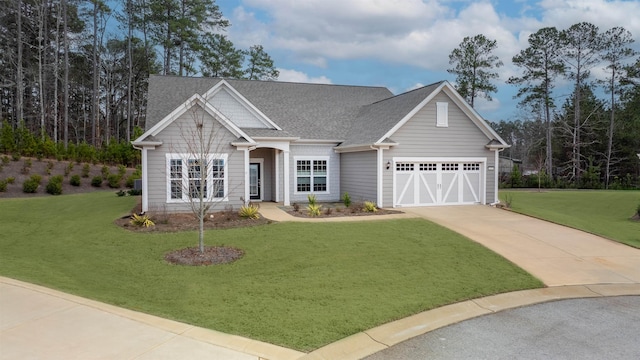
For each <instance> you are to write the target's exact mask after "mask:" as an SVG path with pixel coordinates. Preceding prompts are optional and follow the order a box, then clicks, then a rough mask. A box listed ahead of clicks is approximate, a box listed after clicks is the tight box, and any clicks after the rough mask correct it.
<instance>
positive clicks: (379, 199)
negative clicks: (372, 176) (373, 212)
mask: <svg viewBox="0 0 640 360" xmlns="http://www.w3.org/2000/svg"><path fill="white" fill-rule="evenodd" d="M383 151H384V150H383V149H382V148H381V147H379V148H378V149H377V154H378V166H377V168H378V169H377V173H378V179H377V183H378V184H377V185H378V186H377V188H378V191H377V192H378V199H377V203H378V207H384V205H383V204H382V201H383V199H384V196H382V195H383V193H382V190H383V186H382V176H383V175H384V172H383V170H382V169H383V167H384V164H383V163H382V162H383V160H384V157H383V156H382V155H383Z"/></svg>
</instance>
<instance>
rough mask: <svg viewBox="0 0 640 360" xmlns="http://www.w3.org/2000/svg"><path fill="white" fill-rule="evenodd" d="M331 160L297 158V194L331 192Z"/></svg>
mask: <svg viewBox="0 0 640 360" xmlns="http://www.w3.org/2000/svg"><path fill="white" fill-rule="evenodd" d="M328 178H329V158H296V192H308V193H311V192H318V193H323V192H328V191H329V185H328V184H329V183H328V181H329V179H328Z"/></svg>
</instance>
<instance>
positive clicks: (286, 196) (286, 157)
mask: <svg viewBox="0 0 640 360" xmlns="http://www.w3.org/2000/svg"><path fill="white" fill-rule="evenodd" d="M283 162H284V164H282V165H283V166H284V171H283V177H284V190H283V191H284V206H289V205H290V201H289V151H288V150H285V151H284V161H283Z"/></svg>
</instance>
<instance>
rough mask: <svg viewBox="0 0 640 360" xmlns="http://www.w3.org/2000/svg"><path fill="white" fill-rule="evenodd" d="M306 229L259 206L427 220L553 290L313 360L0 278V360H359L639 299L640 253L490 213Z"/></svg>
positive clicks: (478, 305) (469, 209) (494, 299)
mask: <svg viewBox="0 0 640 360" xmlns="http://www.w3.org/2000/svg"><path fill="white" fill-rule="evenodd" d="M402 210H403V211H404V212H405V213H404V214H395V215H384V216H361V217H355V218H330V219H308V218H297V217H293V216H290V215H289V214H287V213H285V212H284V211H282V210H281V209H280V208H279V207H278V206H277V204H273V203H263V204H261V210H260V212H261V214H262V215H263V216H264V217H266V218H269V219H272V220H276V221H321V222H322V221H372V220H382V219H391V218H409V217H423V218H426V219H428V220H431V221H434V222H436V223H439V224H441V225H443V226H446V227H448V228H451V229H452V230H454V231H457V232H459V233H461V234H463V235H465V236H467V237H469V238H471V239H472V240H474V241H477V242H479V243H481V244H483V245H485V246H486V247H488V248H489V249H491V250H493V251H495V252H496V253H498V254H501V255H502V256H504V257H505V258H507V259H509V260H511V261H513V262H514V263H516V264H517V265H519V266H521V267H522V268H524V269H525V270H527V271H529V272H530V273H532V274H533V275H534V276H537V277H538V278H539V279H541V280H542V281H543V282H544V283H545V284H547V285H548V286H549V287H547V288H543V289H534V290H525V291H517V292H512V293H507V294H499V295H494V296H489V297H485V298H481V299H474V300H469V301H464V302H460V303H456V304H452V305H448V306H444V307H441V308H437V309H433V310H430V311H426V312H423V313H420V314H416V315H414V316H410V317H408V318H405V319H401V320H397V321H393V322H391V323H387V324H384V325H381V326H379V327H376V328H373V329H370V330H367V331H364V332H361V333H358V334H354V335H352V336H349V337H347V338H345V339H343V340H340V341H338V342H335V343H333V344H329V345H327V346H325V347H323V348H320V349H317V350H315V351H313V352H311V353H309V354H304V353H301V352H298V351H294V350H290V349H286V348H282V347H278V346H275V345H271V344H266V343H262V342H259V341H255V340H251V339H246V338H243V337H240V336H235V335H228V334H224V333H220V332H216V331H212V330H208V329H203V328H198V327H195V326H192V325H188V324H183V323H179V322H175V321H171V320H166V319H162V318H158V317H155V316H151V315H147V314H142V313H138V312H135V311H131V310H126V309H122V308H118V307H116V306H112V305H108V304H104V303H100V302H97V301H93V300H88V299H84V298H80V297H77V296H73V295H69V294H65V293H62V292H59V291H55V290H51V289H47V288H44V287H40V286H37V285H32V284H27V283H24V282H20V281H17V280H12V279H7V278H2V277H0V359H43V358H46V359H97V358H100V359H184V358H189V359H197V358H212V359H232V360H233V359H243V360H244V359H255V360H259V359H270V360H277V359H284V360H289V359H291V360H294V359H327V360H328V359H331V360H333V359H361V358H363V357H365V356H368V355H371V354H373V353H375V352H378V351H380V350H383V349H386V348H388V347H390V346H393V345H395V344H398V343H400V342H403V341H405V340H408V339H410V338H413V337H415V336H418V335H422V334H424V333H427V332H429V331H432V330H435V329H438V328H441V327H444V326H447V325H450V324H453V323H457V322H460V321H463V320H467V319H471V318H474V317H477V316H481V315H486V314H491V313H495V312H498V311H501V310H505V309H512V308H516V307H520V306H525V305H530V304H537V303H542V302H547V301H553V300H560V299H573V298H587V297H602V296H619V295H640V250H638V249H633V248H631V247H627V246H624V245H620V244H618V243H616V242H613V241H609V240H606V239H602V238H600V237H598V236H594V235H590V234H586V233H583V232H581V231H578V230H573V229H569V228H566V227H563V226H559V225H554V224H551V223H547V222H545V221H541V220H536V219H532V218H529V217H526V216H522V215H518V214H515V213H511V212H507V211H504V210H499V209H495V208H490V207H486V206H455V207H437V208H435V207H434V208H408V209H406V208H405V209H402Z"/></svg>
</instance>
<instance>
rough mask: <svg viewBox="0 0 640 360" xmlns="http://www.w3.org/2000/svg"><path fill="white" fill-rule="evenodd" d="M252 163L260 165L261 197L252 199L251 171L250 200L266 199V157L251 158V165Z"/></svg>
mask: <svg viewBox="0 0 640 360" xmlns="http://www.w3.org/2000/svg"><path fill="white" fill-rule="evenodd" d="M251 163H254V164H259V165H260V186H259V189H260V198H259V199H251V173H249V181H248V183H249V200H251V201H255V200H260V201H264V159H263V158H249V167H251Z"/></svg>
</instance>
